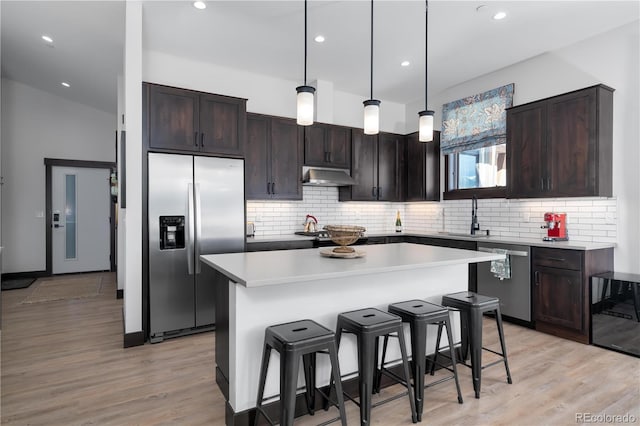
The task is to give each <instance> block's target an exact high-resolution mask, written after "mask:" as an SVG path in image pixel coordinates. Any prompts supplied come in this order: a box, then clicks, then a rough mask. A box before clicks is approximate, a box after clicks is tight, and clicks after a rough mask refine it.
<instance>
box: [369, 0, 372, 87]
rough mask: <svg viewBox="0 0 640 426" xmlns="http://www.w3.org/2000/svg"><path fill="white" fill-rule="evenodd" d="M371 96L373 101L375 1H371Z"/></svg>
mask: <svg viewBox="0 0 640 426" xmlns="http://www.w3.org/2000/svg"><path fill="white" fill-rule="evenodd" d="M370 72H371V75H370V80H369V81H370V86H369V89H370V94H371V97H370V98H369V99H373V0H371V67H370Z"/></svg>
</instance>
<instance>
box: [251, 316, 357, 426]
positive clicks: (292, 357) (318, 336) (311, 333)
mask: <svg viewBox="0 0 640 426" xmlns="http://www.w3.org/2000/svg"><path fill="white" fill-rule="evenodd" d="M272 349H275V350H276V351H278V352H279V353H280V424H281V425H283V426H290V425H293V419H294V417H295V406H296V387H297V383H298V372H299V370H300V357H302V362H303V365H304V377H305V387H306V402H307V411H308V412H309V414H310V415H313V414H314V403H315V391H316V390H317V391H318V392H319V393H320V394H321V395H322V396H323V397H324V398H325V400H326V401H328V400H329V398H328V397H327V395H324V394H323V393H322V391H320V389H316V378H315V366H316V353H318V352H320V353H326V354H328V355H329V358H330V360H331V371H332V374H333V378H334V379H335V381H336V383H335V386H336V391H337V392H336V393H337V402H334V405H336V407H338V410H339V411H340V417H338V418H336V419H333V420H331V421H329V422H326V423H325V424H327V423H332V422H334V421H337V420H338V419H340V420H341V421H342V425H343V426H346V424H347V417H346V414H345V411H344V399H343V397H342V384H341V382H340V366H339V365H338V349H337V345H336V340H335V334H334V333H333V332H332V331H331V330H329V329H327V328H325V327H323V326H321V325H320V324H318V323H316V322H315V321H312V320H308V319H307V320H301V321H294V322H289V323H285V324H279V325H273V326H270V327H267V329H266V330H265V333H264V349H263V351H262V365H261V367H260V383H259V385H258V400H257V403H256V416H255V419H254V422H253V424H254V426H255V425H257V424H258V417H259V415H260V414H262V415H263V416H264V417H265V419H267V421H268V422H269V423H270V424H271V425H273V424H274V422H273V421H272V420H271V419H270V418H269V416H268V415H267V414H266V413H265V412H264V410H263V408H262V403H263V401H264V386H265V383H266V380H267V369H268V367H269V358H270V355H271V350H272ZM332 402H333V401H332Z"/></svg>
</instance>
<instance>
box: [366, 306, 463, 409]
mask: <svg viewBox="0 0 640 426" xmlns="http://www.w3.org/2000/svg"><path fill="white" fill-rule="evenodd" d="M388 310H389V312H390V313H392V314H394V315H397V316H399V317H400V318H402V321H403V322H407V323H409V329H410V332H411V353H412V358H413V359H412V364H413V369H412V372H413V376H412V378H413V394H414V395H415V399H416V410H417V412H418V421H422V411H423V407H424V390H425V389H426V388H428V387H431V386H435V385H437V384H440V383H442V382H444V381H447V380H451V379H454V380H455V382H456V389H457V390H458V402H459V403H460V404H462V393H461V392H460V383H459V382H458V370H457V368H456V354H455V350H454V349H453V345H451V344H450V345H449V353H450V355H449V356H450V358H451V364H452V365H451V368H449V367H447V366H444V365H440V366H441V367H442V368H446V369H447V370H449V371H451V372H452V373H453V374H452V375H451V376H447V377H444V378H442V379H439V380H436V381H433V382H431V383H428V384H427V385H425V384H424V375H425V373H426V345H427V326H428V325H438V326H439V327H438V344H439V341H440V333H441V332H442V327H443V326H444V327H445V328H446V331H447V339H448V340H449V342H453V336H452V332H451V322H450V320H449V310H448V309H447V308H445V307H443V306H440V305H436V304H433V303H429V302H425V301H424V300H409V301H406V302H399V303H393V304H391V305H389V308H388ZM388 341H389V336H385V338H384V346H383V350H382V364H381V367H380V373H382V371H383V370H384V368H385V358H386V354H387V343H388ZM435 351H436V352H437V351H438V346H436V348H435ZM434 358H435V357H434ZM431 374H433V369H432V370H431ZM378 383H380V379H378Z"/></svg>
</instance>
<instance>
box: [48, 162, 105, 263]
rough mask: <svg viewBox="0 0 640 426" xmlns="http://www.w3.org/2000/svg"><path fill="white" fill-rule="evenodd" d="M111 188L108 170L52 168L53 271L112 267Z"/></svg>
mask: <svg viewBox="0 0 640 426" xmlns="http://www.w3.org/2000/svg"><path fill="white" fill-rule="evenodd" d="M109 190H110V189H109V170H108V169H91V168H85V167H55V166H54V167H52V168H51V215H52V217H51V223H52V229H51V249H52V253H51V255H52V272H53V273H54V274H67V273H72V272H87V271H105V270H109V269H110V267H111V262H110V261H109V254H110V239H109V230H110V225H109V216H110V208H109V207H110V206H109V203H110V202H111V200H110V193H109Z"/></svg>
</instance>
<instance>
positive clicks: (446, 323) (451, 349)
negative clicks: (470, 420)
mask: <svg viewBox="0 0 640 426" xmlns="http://www.w3.org/2000/svg"><path fill="white" fill-rule="evenodd" d="M444 327H445V328H446V329H447V339H448V340H449V356H450V357H451V367H452V370H453V379H454V380H455V381H456V389H457V390H458V403H459V404H462V402H463V401H462V392H461V391H460V382H459V381H458V368H457V367H456V364H457V363H458V361H457V360H456V351H455V346H454V344H453V333H452V331H451V321H450V320H449V316H448V315H447V317H446V318H445V320H444ZM438 330H441V328H440V327H438ZM438 340H440V336H438ZM439 350H440V346H439V345H437V346H436V352H438V351H439ZM432 374H433V373H432Z"/></svg>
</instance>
